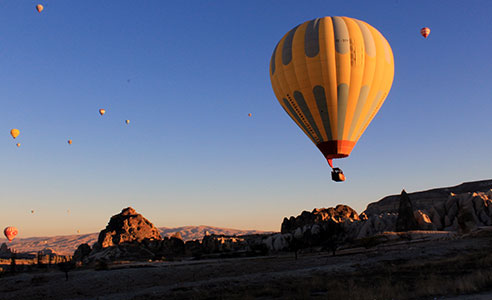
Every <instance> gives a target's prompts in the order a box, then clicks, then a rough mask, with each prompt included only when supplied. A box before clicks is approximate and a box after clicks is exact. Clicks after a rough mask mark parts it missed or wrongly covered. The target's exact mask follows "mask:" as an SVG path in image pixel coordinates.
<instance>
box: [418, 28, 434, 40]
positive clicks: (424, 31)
mask: <svg viewBox="0 0 492 300" xmlns="http://www.w3.org/2000/svg"><path fill="white" fill-rule="evenodd" d="M430 33H431V30H430V28H429V27H424V28H422V29H420V34H421V35H422V36H423V37H424V38H427V37H428V36H429V34H430Z"/></svg>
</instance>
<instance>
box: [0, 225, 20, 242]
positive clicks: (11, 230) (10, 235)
mask: <svg viewBox="0 0 492 300" xmlns="http://www.w3.org/2000/svg"><path fill="white" fill-rule="evenodd" d="M17 233H18V231H17V228H15V227H11V226H9V227H6V228H5V229H4V230H3V234H5V237H6V238H7V240H9V242H11V241H12V240H13V239H14V237H15V236H16V235H17Z"/></svg>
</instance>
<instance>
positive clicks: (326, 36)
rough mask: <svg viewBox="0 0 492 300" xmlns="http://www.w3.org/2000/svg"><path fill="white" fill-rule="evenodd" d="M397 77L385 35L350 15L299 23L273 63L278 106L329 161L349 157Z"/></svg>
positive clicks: (277, 52) (279, 47) (287, 37)
mask: <svg viewBox="0 0 492 300" xmlns="http://www.w3.org/2000/svg"><path fill="white" fill-rule="evenodd" d="M393 74H394V62H393V52H392V50H391V47H390V45H389V44H388V42H387V41H386V39H385V38H384V37H383V35H382V34H381V33H379V31H377V30H376V29H375V28H374V27H372V26H371V25H369V24H367V23H365V22H363V21H360V20H357V19H353V18H348V17H324V18H319V19H315V20H311V21H307V22H305V23H303V24H300V25H298V26H297V27H295V28H293V29H292V30H290V31H289V32H288V33H287V34H285V36H284V37H283V38H282V39H281V40H280V42H279V43H278V44H277V46H276V47H275V50H274V51H273V55H272V58H271V61H270V80H271V83H272V87H273V91H274V93H275V95H276V97H277V99H278V101H279V102H280V105H281V106H282V107H283V108H284V110H285V111H286V112H287V114H288V115H289V116H290V117H291V118H292V120H293V121H294V122H295V123H296V124H297V125H298V126H299V127H300V128H301V130H302V131H304V133H305V134H306V135H307V136H308V137H309V139H311V141H312V142H313V143H314V144H315V145H316V146H317V147H318V149H319V150H320V151H321V152H322V153H323V155H324V156H325V157H326V158H327V159H333V158H342V157H347V156H349V155H350V153H351V152H352V149H353V147H354V146H355V144H356V143H357V141H358V140H359V139H360V137H361V135H362V133H363V132H364V131H365V129H366V127H367V126H368V125H369V123H370V122H371V120H372V119H373V118H374V116H375V115H376V113H377V112H378V110H379V108H380V107H381V105H382V104H383V102H384V100H385V99H386V96H387V95H388V92H389V90H390V88H391V84H392V83H393Z"/></svg>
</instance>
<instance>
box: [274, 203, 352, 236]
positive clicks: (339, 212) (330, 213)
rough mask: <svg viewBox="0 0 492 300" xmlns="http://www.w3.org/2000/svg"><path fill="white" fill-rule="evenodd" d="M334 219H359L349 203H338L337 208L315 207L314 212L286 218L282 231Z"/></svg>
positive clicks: (289, 230) (285, 231)
mask: <svg viewBox="0 0 492 300" xmlns="http://www.w3.org/2000/svg"><path fill="white" fill-rule="evenodd" d="M328 220H332V221H334V222H336V223H343V222H344V221H345V220H352V221H358V220H360V219H359V216H358V215H357V212H356V211H355V210H353V209H352V208H351V207H349V206H347V205H337V206H336V207H335V208H333V207H330V208H315V209H313V211H312V212H308V211H303V212H302V213H301V214H300V215H299V216H297V217H290V218H289V219H287V218H284V221H283V222H282V229H281V232H282V233H288V232H292V231H294V230H297V228H302V227H304V226H305V225H309V226H311V225H313V224H316V223H324V222H327V221H328Z"/></svg>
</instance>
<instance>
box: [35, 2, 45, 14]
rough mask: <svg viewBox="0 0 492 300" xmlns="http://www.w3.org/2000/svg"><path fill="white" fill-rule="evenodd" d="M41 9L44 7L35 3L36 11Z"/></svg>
mask: <svg viewBox="0 0 492 300" xmlns="http://www.w3.org/2000/svg"><path fill="white" fill-rule="evenodd" d="M43 9H44V7H43V6H42V5H41V4H38V5H36V10H37V11H38V13H40V12H42V11H43Z"/></svg>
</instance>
